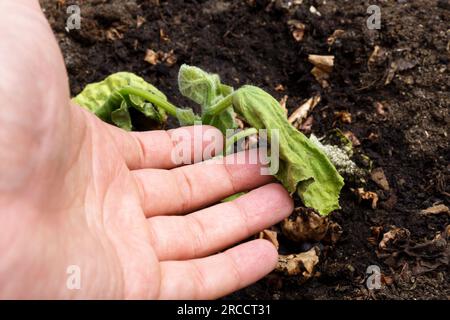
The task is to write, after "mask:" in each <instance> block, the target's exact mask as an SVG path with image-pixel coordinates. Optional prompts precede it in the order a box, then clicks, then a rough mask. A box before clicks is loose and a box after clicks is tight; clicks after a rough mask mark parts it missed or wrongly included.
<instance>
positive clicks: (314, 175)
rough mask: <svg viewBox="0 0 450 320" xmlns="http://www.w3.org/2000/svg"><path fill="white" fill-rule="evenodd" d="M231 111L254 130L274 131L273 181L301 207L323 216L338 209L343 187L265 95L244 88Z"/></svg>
mask: <svg viewBox="0 0 450 320" xmlns="http://www.w3.org/2000/svg"><path fill="white" fill-rule="evenodd" d="M233 105H234V108H235V111H236V112H237V113H239V114H240V115H241V116H242V117H243V118H244V119H245V121H246V122H247V123H248V124H249V125H250V126H252V127H254V128H256V129H268V139H269V141H270V139H271V136H272V130H274V129H278V133H279V135H278V137H279V156H280V167H279V171H278V173H277V174H276V177H277V178H278V179H279V180H280V181H281V182H282V183H283V185H284V186H285V188H286V189H287V190H288V191H289V192H291V193H293V192H297V193H298V195H299V196H300V198H301V199H302V200H303V202H304V204H305V205H306V206H308V207H312V208H315V209H316V210H317V211H319V212H320V213H321V214H323V215H326V214H328V213H330V212H331V211H333V210H335V209H339V208H340V207H339V193H340V190H341V188H342V186H343V185H344V182H343V179H342V177H341V176H340V175H339V173H338V172H337V171H336V169H335V167H334V166H333V164H332V163H331V162H330V160H329V159H328V157H327V156H326V155H325V153H324V152H323V151H322V150H320V148H318V147H317V146H316V145H315V144H314V143H312V142H311V141H310V140H309V139H308V138H307V137H306V136H305V135H303V134H302V133H301V132H300V131H298V130H297V129H296V128H294V127H293V126H292V125H291V124H290V123H289V122H288V121H287V119H286V116H285V114H284V112H283V109H282V108H281V107H280V104H279V103H278V101H277V100H275V99H274V98H273V97H272V96H271V95H269V94H268V93H267V92H265V91H263V90H262V89H260V88H257V87H254V86H244V87H242V88H240V89H239V90H237V91H236V92H235V93H234V96H233Z"/></svg>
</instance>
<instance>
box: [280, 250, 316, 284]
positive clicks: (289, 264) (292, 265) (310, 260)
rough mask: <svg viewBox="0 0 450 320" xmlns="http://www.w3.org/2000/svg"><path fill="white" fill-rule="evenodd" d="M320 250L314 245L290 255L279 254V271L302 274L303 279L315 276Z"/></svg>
mask: <svg viewBox="0 0 450 320" xmlns="http://www.w3.org/2000/svg"><path fill="white" fill-rule="evenodd" d="M319 254H320V250H319V248H318V247H313V248H311V249H310V250H309V251H306V252H302V253H299V254H290V255H288V256H284V255H280V256H278V264H277V266H276V268H275V270H276V271H277V272H281V273H284V274H285V275H287V276H301V277H302V279H301V280H303V281H305V280H307V279H309V278H311V277H312V276H313V272H314V267H315V266H316V265H317V264H318V263H319Z"/></svg>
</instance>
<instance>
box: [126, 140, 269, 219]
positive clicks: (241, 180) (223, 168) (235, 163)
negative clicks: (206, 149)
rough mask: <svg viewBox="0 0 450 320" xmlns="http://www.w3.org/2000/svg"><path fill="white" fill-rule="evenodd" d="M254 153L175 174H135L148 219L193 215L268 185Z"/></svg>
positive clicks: (149, 170)
mask: <svg viewBox="0 0 450 320" xmlns="http://www.w3.org/2000/svg"><path fill="white" fill-rule="evenodd" d="M255 153H257V150H256V149H255V150H250V151H246V152H241V153H238V154H233V155H230V156H227V157H225V158H222V159H214V160H210V161H205V162H201V163H197V164H194V165H191V166H184V167H180V168H176V169H173V170H155V169H146V170H135V171H133V174H134V176H135V177H136V181H137V183H138V185H139V186H140V189H141V190H142V192H141V194H142V206H143V209H144V212H145V215H146V216H147V217H151V216H156V215H173V214H182V213H187V212H192V211H193V210H196V209H199V208H202V207H204V206H206V205H209V204H212V203H216V202H217V201H219V200H222V199H224V198H225V197H227V196H229V195H232V194H234V193H237V192H240V191H245V190H250V189H253V188H256V187H258V186H261V185H263V184H266V183H268V182H269V181H271V180H272V179H273V177H272V176H268V175H261V169H262V168H263V165H262V164H261V162H259V160H258V159H256V156H251V154H255Z"/></svg>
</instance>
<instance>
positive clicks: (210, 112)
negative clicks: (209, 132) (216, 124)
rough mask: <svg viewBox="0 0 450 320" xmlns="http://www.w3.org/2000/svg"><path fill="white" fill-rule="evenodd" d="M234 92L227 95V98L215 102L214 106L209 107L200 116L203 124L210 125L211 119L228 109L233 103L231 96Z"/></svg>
mask: <svg viewBox="0 0 450 320" xmlns="http://www.w3.org/2000/svg"><path fill="white" fill-rule="evenodd" d="M235 92H236V91H235ZM235 92H233V93H231V94H229V95H228V96H226V97H225V98H223V99H222V100H220V101H219V102H217V103H216V104H215V105H212V106H211V107H209V108H208V109H207V110H206V111H205V113H204V114H203V116H202V120H203V122H204V123H210V122H211V118H212V117H214V116H215V115H218V114H219V113H221V112H222V111H224V110H225V109H226V108H228V107H229V106H230V105H231V104H232V103H233V95H234V93H235Z"/></svg>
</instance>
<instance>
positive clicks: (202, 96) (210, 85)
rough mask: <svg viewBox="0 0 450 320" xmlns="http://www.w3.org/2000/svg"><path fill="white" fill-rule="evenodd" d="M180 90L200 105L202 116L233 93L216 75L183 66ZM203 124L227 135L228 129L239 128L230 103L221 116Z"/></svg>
mask: <svg viewBox="0 0 450 320" xmlns="http://www.w3.org/2000/svg"><path fill="white" fill-rule="evenodd" d="M178 88H179V90H180V92H181V94H182V95H183V96H185V97H187V98H189V99H191V100H192V101H194V102H196V103H197V104H199V105H200V106H201V108H202V114H204V113H205V112H207V110H208V109H209V108H210V107H211V106H213V105H214V104H216V103H217V102H219V101H220V100H222V99H223V98H225V97H226V96H227V95H229V94H231V93H232V92H233V88H232V87H230V86H227V85H224V84H222V83H221V82H220V78H219V76H218V75H216V74H210V73H207V72H205V71H203V70H202V69H200V68H197V67H192V66H188V65H186V64H183V65H182V66H181V67H180V71H179V73H178ZM203 124H209V125H212V126H215V127H216V128H218V129H220V130H221V131H222V133H224V134H225V132H226V129H235V128H237V123H236V120H235V114H234V111H233V107H232V105H231V103H230V106H229V108H226V109H225V110H224V111H223V112H221V113H220V114H217V115H215V116H213V117H211V118H208V119H207V121H206V122H204V123H203Z"/></svg>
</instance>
